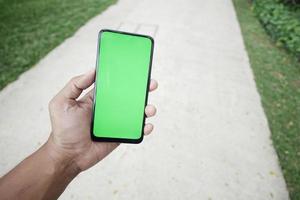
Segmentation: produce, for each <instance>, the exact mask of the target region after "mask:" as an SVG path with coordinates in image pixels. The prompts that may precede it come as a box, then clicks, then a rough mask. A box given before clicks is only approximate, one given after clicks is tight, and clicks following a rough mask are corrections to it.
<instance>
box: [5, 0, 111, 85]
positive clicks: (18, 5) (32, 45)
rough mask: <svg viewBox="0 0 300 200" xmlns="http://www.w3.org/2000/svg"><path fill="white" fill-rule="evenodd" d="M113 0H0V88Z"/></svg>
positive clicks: (14, 78)
mask: <svg viewBox="0 0 300 200" xmlns="http://www.w3.org/2000/svg"><path fill="white" fill-rule="evenodd" d="M115 2H116V0H63V1H62V0H0V38H1V40H0V90H1V89H2V88H4V87H5V86H6V85H7V84H8V83H10V82H12V81H14V80H16V79H17V78H18V76H19V75H20V74H21V73H22V72H24V71H26V70H27V69H29V68H30V67H32V66H33V65H34V64H35V63H37V62H38V61H39V60H40V59H41V58H42V57H44V56H45V55H46V54H47V53H48V52H50V51H51V50H52V49H53V48H55V47H56V46H57V45H59V44H60V43H61V42H62V41H64V40H65V39H66V38H68V37H70V36H72V34H73V33H74V32H75V31H76V30H77V29H78V28H79V27H81V26H82V25H83V24H84V23H85V22H86V21H87V20H89V19H90V18H91V17H93V16H95V15H97V14H99V13H100V12H101V11H103V10H104V9H105V8H107V7H108V6H109V5H111V4H113V3H115Z"/></svg>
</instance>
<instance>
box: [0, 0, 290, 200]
mask: <svg viewBox="0 0 300 200" xmlns="http://www.w3.org/2000/svg"><path fill="white" fill-rule="evenodd" d="M102 28H113V29H120V30H127V31H135V32H139V33H149V34H152V35H154V37H155V42H156V44H155V55H154V63H153V73H152V76H153V77H154V78H155V79H157V80H158V81H159V83H160V87H159V90H158V91H157V92H155V93H153V94H151V95H150V99H149V102H150V103H152V104H156V105H157V107H158V115H157V117H155V118H154V119H151V120H150V121H151V122H152V123H154V124H155V130H154V133H153V134H152V135H151V136H149V137H147V138H145V140H144V142H143V143H142V144H140V145H122V146H121V147H120V148H118V149H117V150H116V151H115V152H113V153H112V154H111V155H110V156H109V157H107V158H106V159H104V160H103V161H102V162H101V163H100V164H98V165H96V166H95V167H93V168H92V169H90V170H88V171H86V172H84V173H82V174H80V175H79V176H78V177H77V178H76V179H75V180H74V181H73V182H72V183H71V185H70V186H69V187H68V188H67V189H66V191H65V193H64V194H63V195H62V196H61V198H60V199H126V200H127V199H128V200H129V199H130V200H132V199H143V200H144V199H145V200H146V199H162V200H165V199H172V200H176V199H180V200H181V199H197V200H198V199H251V200H252V199H262V200H265V199H278V200H279V199H280V200H283V199H288V193H287V189H286V185H285V182H284V179H283V177H282V173H281V171H280V168H279V165H278V159H277V156H276V153H275V151H274V148H273V146H272V142H271V140H270V131H269V128H268V124H267V121H266V117H265V114H264V112H263V109H262V106H261V103H260V97H259V94H258V93H257V90H256V86H255V82H254V77H253V74H252V71H251V68H250V65H249V61H248V57H247V54H246V51H245V47H244V44H243V41H242V36H241V33H240V28H239V25H238V22H237V18H236V15H235V11H234V8H233V5H232V2H231V1H230V0H222V1H221V0H210V1H204V0H190V1H180V0H163V1H162V0H151V1H150V0H148V1H147V0H139V1H133V0H119V2H118V3H117V4H116V5H113V6H111V7H110V8H108V9H107V10H106V11H105V12H104V13H102V14H101V15H99V16H97V17H95V18H93V19H92V20H90V21H89V22H88V23H87V24H86V25H85V26H83V27H82V28H80V29H79V30H78V31H77V32H76V34H75V35H74V36H73V37H71V38H69V39H67V40H66V41H65V42H64V43H62V44H61V45H60V46H58V47H57V48H56V49H54V50H53V51H52V52H50V53H49V54H48V55H47V56H46V57H45V58H44V59H42V60H41V61H40V62H39V63H38V64H37V65H36V66H34V67H33V68H32V69H30V70H29V71H27V72H26V73H24V74H23V75H21V76H20V78H19V79H18V80H17V81H15V82H14V83H12V84H10V85H8V86H7V87H6V88H4V90H2V91H1V92H0V151H1V159H0V174H2V175H3V174H4V173H6V172H7V171H8V170H9V169H11V168H12V167H13V166H15V165H16V164H17V163H18V162H20V161H21V160H22V159H23V158H24V157H25V156H27V155H28V154H30V153H31V152H33V151H34V150H36V149H37V148H38V147H39V146H41V144H42V143H43V142H44V141H45V140H46V139H47V137H48V134H49V132H50V124H49V117H48V111H47V105H48V102H49V100H50V99H51V98H52V96H53V95H54V94H55V93H56V92H57V91H58V90H60V89H61V88H62V86H63V85H64V84H65V83H66V82H67V81H68V80H69V79H70V77H72V76H74V75H77V74H80V73H83V72H85V71H87V70H89V69H90V68H91V67H94V66H95V56H96V43H97V32H98V31H99V30H100V29H102Z"/></svg>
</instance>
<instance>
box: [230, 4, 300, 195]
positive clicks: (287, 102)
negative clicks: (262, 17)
mask: <svg viewBox="0 0 300 200" xmlns="http://www.w3.org/2000/svg"><path fill="white" fill-rule="evenodd" d="M233 2H234V5H235V8H236V12H237V16H238V19H239V22H240V26H241V29H242V33H243V36H244V42H245V45H246V48H247V51H248V55H249V59H250V63H251V66H252V69H253V72H254V75H255V80H256V85H257V88H258V91H259V93H260V95H261V101H262V104H263V107H264V110H265V113H266V115H267V118H268V122H269V126H270V129H271V132H272V140H273V144H274V146H275V149H276V151H277V154H278V157H279V160H280V164H281V167H282V171H283V174H284V177H285V180H286V183H287V186H288V190H289V192H290V197H291V199H294V200H296V199H297V200H298V199H300V63H299V62H297V60H296V59H295V58H294V57H293V56H291V55H289V54H288V53H287V52H286V51H285V50H283V49H281V48H278V47H277V46H276V45H274V43H273V42H272V40H271V39H270V37H269V36H268V35H267V33H266V32H265V31H264V29H263V27H262V26H261V24H260V23H259V22H258V19H257V18H256V17H255V16H254V14H253V12H252V10H251V5H250V3H249V1H247V0H233Z"/></svg>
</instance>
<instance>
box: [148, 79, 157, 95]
mask: <svg viewBox="0 0 300 200" xmlns="http://www.w3.org/2000/svg"><path fill="white" fill-rule="evenodd" d="M157 87H158V83H157V81H156V80H154V79H151V82H150V86H149V91H150V92H152V91H154V90H156V89H157Z"/></svg>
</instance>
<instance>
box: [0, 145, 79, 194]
mask: <svg viewBox="0 0 300 200" xmlns="http://www.w3.org/2000/svg"><path fill="white" fill-rule="evenodd" d="M57 154H58V152H55V151H53V148H52V146H51V142H49V141H48V142H47V143H46V144H44V145H43V146H42V147H41V148H40V149H39V150H38V151H36V152H35V153H33V154H32V155H31V156H29V157H28V158H26V159H25V160H23V161H22V162H21V163H20V164H19V165H18V166H16V167H15V168H14V169H13V170H12V171H10V172H9V173H8V174H6V175H5V176H3V177H2V178H1V179H0V196H1V199H57V198H58V197H59V196H60V194H61V193H62V192H63V191H64V190H65V188H66V186H67V185H68V184H69V183H70V182H71V181H72V180H73V178H74V177H75V176H76V175H77V174H78V173H79V169H77V167H76V165H75V164H73V161H72V160H70V159H67V158H65V157H63V156H61V155H57Z"/></svg>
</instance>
